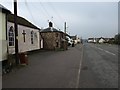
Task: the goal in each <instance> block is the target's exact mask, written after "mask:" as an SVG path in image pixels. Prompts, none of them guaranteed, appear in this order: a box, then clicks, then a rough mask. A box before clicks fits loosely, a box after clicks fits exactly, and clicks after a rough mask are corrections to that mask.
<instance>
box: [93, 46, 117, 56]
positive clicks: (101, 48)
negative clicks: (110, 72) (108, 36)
mask: <svg viewBox="0 0 120 90" xmlns="http://www.w3.org/2000/svg"><path fill="white" fill-rule="evenodd" d="M94 47H95V48H96V49H99V50H101V51H104V52H106V53H109V54H111V55H113V56H115V55H116V54H114V53H112V52H109V51H107V50H104V49H102V48H99V47H96V46H94Z"/></svg>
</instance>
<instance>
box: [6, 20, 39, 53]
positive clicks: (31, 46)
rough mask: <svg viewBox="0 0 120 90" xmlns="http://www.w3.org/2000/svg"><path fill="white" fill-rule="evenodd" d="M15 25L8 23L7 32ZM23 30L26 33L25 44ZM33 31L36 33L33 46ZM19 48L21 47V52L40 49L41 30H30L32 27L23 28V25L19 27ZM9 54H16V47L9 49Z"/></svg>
mask: <svg viewBox="0 0 120 90" xmlns="http://www.w3.org/2000/svg"><path fill="white" fill-rule="evenodd" d="M13 25H14V24H13V23H11V22H8V23H7V30H9V28H10V27H11V26H13ZM13 27H14V26H13ZM23 30H25V33H26V35H25V37H26V40H25V42H24V38H23V34H22V33H23ZM31 31H33V32H34V42H33V44H31ZM35 34H36V35H35ZM18 47H19V52H25V51H32V50H37V49H40V35H39V30H38V29H33V28H30V27H26V26H22V25H18ZM9 53H12V54H14V53H15V48H14V47H9Z"/></svg>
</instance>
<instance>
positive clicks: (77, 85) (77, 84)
mask: <svg viewBox="0 0 120 90" xmlns="http://www.w3.org/2000/svg"><path fill="white" fill-rule="evenodd" d="M82 59H83V47H82V54H81V59H80V60H81V61H80V65H79V70H78V76H77V83H76V88H79V80H80V71H81V65H82Z"/></svg>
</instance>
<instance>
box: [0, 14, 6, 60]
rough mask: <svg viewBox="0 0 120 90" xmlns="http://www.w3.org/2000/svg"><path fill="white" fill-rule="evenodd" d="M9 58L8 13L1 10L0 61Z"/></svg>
mask: <svg viewBox="0 0 120 90" xmlns="http://www.w3.org/2000/svg"><path fill="white" fill-rule="evenodd" d="M6 59H7V41H6V14H4V13H2V12H0V61H3V60H6Z"/></svg>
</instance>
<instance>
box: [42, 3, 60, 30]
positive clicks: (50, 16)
mask: <svg viewBox="0 0 120 90" xmlns="http://www.w3.org/2000/svg"><path fill="white" fill-rule="evenodd" d="M40 5H41V6H42V8H43V9H44V11H45V12H46V14H47V15H48V17H49V18H50V19H51V21H53V23H54V24H55V26H56V27H57V28H58V29H59V30H60V28H59V27H58V25H57V24H56V23H55V21H54V20H53V18H54V17H53V16H52V15H50V14H49V13H48V11H47V10H46V8H45V7H44V5H43V4H42V2H40Z"/></svg>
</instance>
